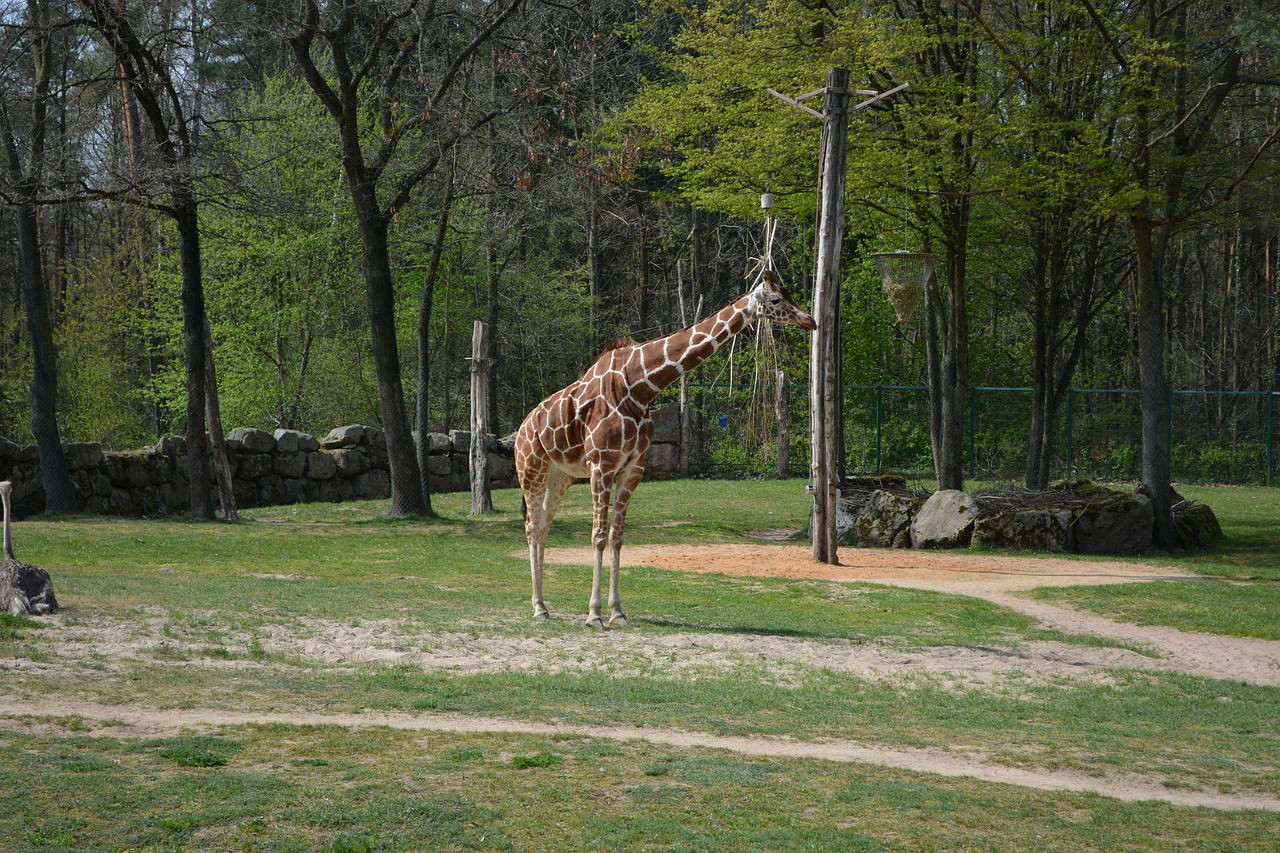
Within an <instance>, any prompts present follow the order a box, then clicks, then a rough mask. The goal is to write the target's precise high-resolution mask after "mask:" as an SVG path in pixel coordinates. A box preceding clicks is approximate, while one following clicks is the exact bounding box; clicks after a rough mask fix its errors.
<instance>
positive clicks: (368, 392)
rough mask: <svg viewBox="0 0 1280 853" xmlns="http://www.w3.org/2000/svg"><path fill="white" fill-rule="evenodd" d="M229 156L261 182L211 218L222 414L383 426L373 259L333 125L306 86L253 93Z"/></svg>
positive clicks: (239, 104) (313, 424)
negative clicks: (373, 332)
mask: <svg viewBox="0 0 1280 853" xmlns="http://www.w3.org/2000/svg"><path fill="white" fill-rule="evenodd" d="M233 109H234V111H235V112H236V113H237V114H239V115H242V116H246V117H260V116H271V117H272V118H271V119H270V120H258V121H244V122H242V123H241V125H240V128H241V132H240V133H239V134H238V135H237V136H236V137H234V138H228V139H225V140H223V141H222V144H223V145H225V148H226V150H225V151H224V152H223V156H225V157H227V158H228V159H231V160H233V161H234V162H236V163H237V164H238V169H239V170H241V171H243V172H244V173H246V174H247V175H248V176H249V178H250V179H249V180H248V181H247V182H245V183H244V184H243V185H241V186H240V187H238V188H237V189H238V192H239V194H240V198H239V200H238V203H236V204H235V205H234V206H232V207H230V208H218V209H214V210H210V211H208V212H207V213H206V215H205V218H204V227H205V232H206V234H207V235H208V237H207V239H206V243H205V246H206V250H205V258H206V280H207V286H206V293H207V300H208V305H209V313H210V317H211V318H212V320H211V323H212V326H213V337H214V341H215V348H216V358H217V361H218V369H219V374H220V375H219V380H220V392H221V403H222V418H223V421H224V423H226V424H228V425H237V426H241V425H243V426H259V427H274V426H287V427H294V428H303V429H309V430H313V431H318V430H322V429H327V428H328V427H330V426H333V425H336V424H339V423H346V422H350V421H367V422H376V421H377V415H376V412H377V407H376V402H375V398H374V392H373V390H372V384H373V379H372V376H371V373H372V369H371V366H370V365H369V364H368V356H367V351H368V343H367V337H368V333H367V331H366V329H365V325H366V323H365V318H364V296H363V287H362V284H361V282H362V280H363V273H362V272H361V271H360V267H359V263H358V261H359V258H360V257H361V252H360V248H359V243H358V240H357V235H356V226H355V219H354V216H353V214H352V211H351V200H350V194H349V192H348V191H347V187H346V181H345V178H344V177H343V174H342V170H341V167H340V164H339V160H338V158H337V156H336V154H335V151H334V149H335V144H336V143H335V141H334V139H333V134H332V133H331V131H330V125H331V119H330V118H329V117H328V116H327V115H326V114H325V112H324V110H323V109H322V108H321V107H320V105H319V104H318V103H317V102H316V100H315V98H314V97H313V96H312V95H311V93H310V92H308V91H306V90H305V88H304V87H303V86H302V85H301V84H300V83H298V82H297V81H291V80H288V79H286V78H283V77H277V78H271V79H269V80H268V81H267V83H266V86H265V87H264V88H263V89H262V91H261V92H247V93H244V94H242V95H241V96H240V97H239V98H238V99H237V100H236V101H235V102H234V104H233Z"/></svg>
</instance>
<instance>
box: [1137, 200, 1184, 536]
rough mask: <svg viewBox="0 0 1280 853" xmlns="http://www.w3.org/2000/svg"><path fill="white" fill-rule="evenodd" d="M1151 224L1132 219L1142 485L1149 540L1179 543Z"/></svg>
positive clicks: (1160, 296)
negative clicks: (1150, 518) (1148, 509)
mask: <svg viewBox="0 0 1280 853" xmlns="http://www.w3.org/2000/svg"><path fill="white" fill-rule="evenodd" d="M1153 232H1154V228H1153V227H1152V224H1151V222H1150V220H1149V219H1148V218H1147V217H1146V216H1145V215H1143V214H1135V215H1134V216H1133V233H1134V237H1135V238H1136V248H1137V252H1136V255H1137V257H1136V260H1137V264H1136V271H1135V274H1136V276H1137V290H1138V306H1137V308H1138V370H1139V375H1140V377H1141V381H1140V382H1139V399H1140V401H1141V407H1142V485H1143V487H1144V488H1145V490H1146V493H1147V497H1149V498H1150V499H1151V504H1152V509H1153V510H1154V511H1155V529H1154V533H1153V537H1152V542H1153V544H1154V545H1155V546H1156V547H1157V548H1172V547H1174V546H1175V545H1177V543H1178V536H1177V531H1176V530H1175V529H1174V526H1173V485H1172V482H1171V481H1172V476H1171V471H1170V468H1169V456H1170V450H1171V448H1170V446H1169V380H1168V377H1167V376H1166V375H1165V363H1164V362H1165V337H1164V290H1163V287H1162V282H1161V277H1160V269H1159V266H1158V264H1159V255H1160V254H1161V253H1160V252H1159V251H1158V250H1157V248H1156V243H1157V240H1156V239H1155V236H1154V234H1153Z"/></svg>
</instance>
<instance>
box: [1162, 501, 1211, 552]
mask: <svg viewBox="0 0 1280 853" xmlns="http://www.w3.org/2000/svg"><path fill="white" fill-rule="evenodd" d="M1173 526H1174V528H1175V529H1176V530H1177V532H1178V541H1179V542H1180V543H1181V544H1182V547H1184V548H1203V547H1205V546H1206V545H1210V544H1212V543H1214V542H1217V541H1218V540H1219V539H1221V538H1222V537H1223V534H1222V526H1221V525H1220V524H1218V517H1217V516H1216V515H1214V514H1213V510H1212V509H1211V508H1210V507H1209V505H1208V504H1202V503H1197V502H1195V501H1180V502H1179V503H1177V504H1175V505H1174V507H1173Z"/></svg>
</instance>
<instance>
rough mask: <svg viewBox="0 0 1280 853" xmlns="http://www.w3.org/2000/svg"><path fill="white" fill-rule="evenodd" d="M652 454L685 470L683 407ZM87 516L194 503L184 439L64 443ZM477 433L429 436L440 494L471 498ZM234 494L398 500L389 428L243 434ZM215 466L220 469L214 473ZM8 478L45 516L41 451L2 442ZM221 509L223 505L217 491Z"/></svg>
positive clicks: (501, 442) (506, 457)
mask: <svg viewBox="0 0 1280 853" xmlns="http://www.w3.org/2000/svg"><path fill="white" fill-rule="evenodd" d="M654 421H655V435H654V443H653V446H652V448H651V450H650V453H649V470H650V472H651V473H652V474H654V475H659V476H661V475H671V474H673V473H674V472H676V471H677V470H678V468H679V458H680V452H679V447H678V440H679V413H678V407H677V406H675V405H674V404H668V405H666V406H661V407H658V408H657V409H656V410H655V412H654ZM64 448H65V449H66V453H67V463H68V465H69V466H70V468H71V480H72V483H73V484H74V486H75V490H76V497H77V499H78V501H79V504H80V509H81V510H82V511H84V512H99V513H106V514H110V515H166V514H170V513H178V512H182V511H183V510H185V509H186V508H187V507H188V506H189V505H190V489H189V487H188V485H187V457H186V441H185V440H184V439H182V438H178V437H176V436H169V437H166V438H163V439H161V440H160V441H159V442H158V443H157V444H156V445H155V447H146V448H143V449H142V450H136V451H129V452H117V451H110V450H103V449H102V445H100V444H97V443H96V442H91V443H72V444H66V445H64ZM470 452H471V433H470V432H464V431H461V430H454V431H452V432H449V433H429V434H428V436H427V453H428V459H427V476H428V478H429V480H428V482H429V483H430V487H431V491H432V493H433V494H439V493H442V492H465V491H470V489H471V481H470V476H471V475H470V468H469V464H470V463H469V457H470ZM488 452H489V483H490V486H491V487H492V488H495V489H509V488H515V487H516V486H517V485H518V482H517V480H516V469H515V458H514V436H509V437H507V438H504V439H499V438H497V437H495V436H492V435H491V436H489V437H488ZM227 456H228V460H229V461H230V463H231V470H232V472H233V479H232V486H233V488H234V490H235V495H236V503H237V504H238V505H239V506H271V505H276V504H292V503H309V502H312V501H327V502H334V501H345V500H360V499H378V498H387V497H390V495H391V476H390V466H389V464H388V461H387V441H386V436H385V435H384V434H383V433H382V430H380V429H377V428H375V427H369V426H360V425H351V426H343V427H337V428H335V429H333V430H331V431H330V432H329V434H328V435H327V436H325V437H324V438H320V439H317V438H315V437H313V436H310V435H307V434H306V433H303V432H297V431H295V430H287V429H278V430H276V431H275V433H274V434H272V433H269V432H266V431H265V430H260V429H253V428H249V427H239V428H237V429H233V430H231V432H230V433H228V434H227ZM211 467H212V466H211ZM0 480H9V481H11V482H12V483H13V498H14V514H15V515H17V516H19V517H22V516H27V515H33V514H35V513H38V512H42V511H43V510H44V487H43V485H42V484H41V481H40V464H39V460H38V455H37V452H36V448H35V447H33V446H23V445H18V444H14V443H13V442H11V441H8V440H6V439H4V438H0ZM214 494H215V497H214V503H215V505H216V504H217V497H216V491H215V493H214Z"/></svg>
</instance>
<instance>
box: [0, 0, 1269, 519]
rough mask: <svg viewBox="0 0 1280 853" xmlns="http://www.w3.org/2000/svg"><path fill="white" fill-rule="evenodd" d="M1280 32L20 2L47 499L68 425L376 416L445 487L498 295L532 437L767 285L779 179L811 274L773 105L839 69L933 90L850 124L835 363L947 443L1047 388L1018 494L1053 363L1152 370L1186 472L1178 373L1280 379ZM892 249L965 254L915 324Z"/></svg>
mask: <svg viewBox="0 0 1280 853" xmlns="http://www.w3.org/2000/svg"><path fill="white" fill-rule="evenodd" d="M1277 56H1280V4H1277V3H1275V2H1271V0H1255V1H1254V2H1245V3H1223V2H1219V0H1034V2H1032V0H851V1H850V2H839V1H838V0H829V2H824V0H736V2H735V0H706V2H685V0H650V2H635V0H566V2H533V0H524V1H523V2H522V0H490V2H470V1H469V0H453V2H436V1H435V0H417V2H415V0H397V2H387V3H346V4H343V3H318V2H311V1H310V0H301V2H288V3H251V2H242V0H213V2H209V0H187V2H169V0H161V2H158V3H152V4H142V3H137V2H133V0H110V2H81V3H61V2H45V0H28V2H25V3H21V2H3V3H0V63H2V64H0V103H2V104H3V108H2V109H0V134H2V138H0V144H3V147H4V164H3V165H4V181H3V185H2V186H3V202H4V204H5V206H6V207H7V209H8V212H9V213H10V214H11V215H8V216H5V217H3V219H0V365H3V367H2V368H0V435H3V436H6V437H8V438H10V439H12V440H15V441H19V442H23V443H29V442H32V441H34V442H36V443H38V444H39V445H40V447H41V462H42V466H43V468H42V470H43V473H44V476H45V480H46V483H45V485H46V491H47V492H48V494H49V501H50V504H51V507H56V505H57V498H58V494H59V490H58V488H57V485H56V483H53V484H51V482H50V478H51V477H53V478H56V477H57V476H58V474H57V462H56V459H55V458H54V457H55V456H56V455H57V453H56V450H57V445H58V442H59V441H68V440H77V441H99V442H102V443H103V445H104V446H106V447H109V448H120V449H124V448H132V447H137V446H140V445H144V444H150V443H153V442H154V441H155V440H156V439H157V438H158V437H159V436H162V435H166V434H173V433H179V434H182V433H185V434H186V435H187V439H188V442H189V444H191V445H192V446H196V447H200V446H202V445H203V441H204V426H205V422H206V420H205V419H206V418H207V417H208V416H209V414H217V413H218V412H217V409H218V408H220V415H221V421H222V422H223V423H226V424H229V425H233V426H258V427H264V428H269V429H270V428H276V427H286V428H296V429H301V430H304V431H308V432H323V431H325V430H327V429H328V428H329V427H331V426H334V425H338V424H344V423H352V422H360V423H376V424H380V425H382V426H383V427H384V429H386V431H387V434H388V443H389V451H390V455H391V462H392V478H393V498H392V513H393V514H416V513H421V512H429V511H430V495H429V494H426V493H424V492H425V490H424V488H423V487H422V486H421V485H420V483H421V482H422V481H423V478H421V471H420V468H421V466H420V465H419V464H418V458H417V456H416V451H415V447H414V444H413V437H414V436H416V435H421V434H425V433H426V432H430V431H440V430H447V429H451V428H465V427H466V426H467V422H468V417H469V374H470V362H469V361H468V357H469V356H470V347H471V332H472V324H473V321H475V320H477V319H478V320H483V321H485V322H487V323H489V324H490V326H491V329H492V336H493V340H494V345H495V347H496V353H495V355H496V357H497V363H496V367H495V370H494V374H493V382H492V384H491V388H492V400H491V404H490V410H491V411H492V412H493V413H494V417H495V419H496V423H495V424H494V425H493V426H494V431H495V432H497V433H499V434H506V433H508V432H510V431H512V430H514V429H515V427H516V426H517V425H518V424H519V422H520V420H521V419H522V418H523V416H524V414H525V413H526V412H527V411H528V410H529V409H530V408H531V407H532V405H534V404H535V403H536V402H537V401H538V400H539V399H541V398H542V397H543V396H545V395H546V394H547V393H549V392H550V391H553V390H555V389H556V388H559V387H561V386H562V385H564V384H565V383H566V382H568V381H570V380H572V379H573V378H575V377H576V376H577V375H579V374H580V373H581V372H582V370H583V369H584V368H585V367H586V366H587V365H588V364H589V363H590V362H591V361H592V360H593V359H594V357H595V354H596V353H597V352H598V351H599V349H600V348H601V347H602V346H603V345H604V344H605V343H607V342H608V341H609V340H611V339H613V338H615V337H618V336H622V335H626V336H631V337H635V338H637V339H647V338H651V337H656V336H659V335H662V334H665V333H668V332H670V331H674V330H675V329H677V328H679V327H681V326H682V325H684V324H685V323H686V322H688V321H691V320H692V319H694V317H693V314H694V312H695V309H696V307H697V306H698V305H701V306H702V313H704V314H705V313H707V312H709V311H710V310H713V309H715V308H718V307H719V306H720V305H722V304H724V303H726V302H728V301H730V300H731V299H733V298H734V297H735V296H736V295H738V294H739V293H740V292H742V291H743V290H744V289H745V288H746V286H747V284H748V283H749V282H747V281H746V280H744V276H745V275H746V273H747V271H748V270H749V269H750V268H751V266H752V265H753V263H754V261H755V259H757V258H759V257H760V256H761V255H762V254H763V253H764V246H763V245H762V233H763V232H762V228H761V219H762V214H761V212H760V209H759V201H760V197H761V194H762V193H765V192H768V193H770V194H772V195H773V197H774V198H775V200H776V207H775V210H774V212H775V213H777V214H778V216H779V218H780V222H781V225H780V229H779V234H778V239H777V243H776V245H775V247H774V260H775V262H776V264H777V265H778V267H779V269H780V271H781V272H782V275H783V278H784V280H785V281H787V282H788V283H789V284H790V286H791V287H792V289H793V290H794V291H796V292H797V293H798V294H799V295H800V296H801V299H802V301H803V300H804V299H805V298H807V295H808V293H809V292H810V288H811V278H812V268H813V263H812V256H813V248H812V246H813V240H814V215H815V205H816V201H817V191H816V184H817V166H818V150H819V135H820V132H821V123H820V122H819V121H818V120H816V119H814V118H813V117H811V116H809V115H807V114H805V113H803V112H801V111H799V110H797V109H795V108H793V107H792V106H790V105H788V104H786V103H783V102H782V101H780V100H779V99H777V98H776V97H774V96H772V95H770V94H769V92H768V90H769V89H770V88H772V89H775V90H777V91H780V92H783V93H787V94H790V95H799V94H803V93H808V92H812V91H814V90H817V89H819V88H821V87H822V85H823V81H824V78H825V75H826V72H827V69H828V68H830V67H844V68H847V69H849V70H850V72H851V79H852V80H853V85H854V86H856V87H859V88H863V87H865V88H867V89H869V90H886V89H889V88H892V87H893V86H896V85H898V84H899V83H904V82H905V83H909V84H910V88H909V89H908V90H907V91H905V92H903V93H901V94H900V95H898V96H896V97H895V98H893V99H891V100H890V101H886V102H884V103H883V104H880V105H877V107H875V108H872V109H869V110H866V111H864V112H861V113H858V114H856V115H855V116H854V117H853V120H852V123H851V130H850V158H849V164H850V165H849V173H848V184H847V196H846V198H847V217H848V219H847V223H846V234H845V242H844V261H845V263H844V269H845V276H844V282H843V290H842V303H841V338H840V339H841V347H842V351H843V363H844V371H845V372H844V376H843V381H844V382H845V383H848V384H853V385H883V386H904V385H910V386H914V385H926V384H927V385H929V387H931V388H933V389H935V400H934V413H933V422H932V423H930V422H929V418H930V416H929V414H928V412H927V411H926V412H925V413H924V414H923V415H922V414H921V413H920V412H919V411H914V410H913V411H907V410H904V411H902V412H898V413H894V412H890V413H889V414H888V417H889V418H893V417H894V416H895V414H896V415H897V416H898V417H899V419H901V420H904V421H905V423H903V424H901V426H902V434H904V435H906V434H908V433H910V434H911V435H912V436H914V437H915V438H916V439H918V438H919V437H920V436H924V440H925V442H926V444H927V443H928V442H929V440H930V438H932V448H931V450H932V453H933V455H934V457H935V466H939V467H940V469H941V468H942V467H945V466H940V463H939V458H940V457H945V456H946V454H947V453H948V452H949V451H948V450H947V443H948V442H950V443H951V445H952V446H953V448H954V445H955V442H956V441H957V440H958V439H957V438H956V436H955V434H954V433H955V430H956V429H958V426H957V423H958V421H959V419H960V418H961V417H962V415H961V410H962V409H963V401H964V399H965V395H966V392H967V391H968V389H970V388H972V387H976V386H1015V387H1027V388H1030V389H1031V392H1030V394H1029V395H1028V396H1027V397H1026V405H1027V407H1029V408H1030V412H1029V413H1025V412H1024V413H1023V415H1022V416H1020V417H1021V420H1020V421H1019V423H1024V424H1025V423H1029V424H1030V427H1029V429H1027V428H1026V427H1025V426H1022V427H1019V431H1020V432H1021V434H1022V435H1023V436H1024V437H1025V445H1024V448H1025V452H1026V465H1025V478H1024V479H1025V481H1026V484H1027V485H1029V486H1043V485H1044V484H1045V482H1046V481H1047V479H1048V477H1049V474H1050V470H1051V466H1050V461H1051V460H1052V459H1053V458H1054V456H1055V454H1058V453H1060V452H1061V451H1060V448H1058V447H1056V446H1055V444H1056V443H1060V435H1061V423H1062V418H1063V403H1064V400H1066V399H1067V396H1066V395H1067V391H1068V389H1069V388H1071V387H1073V386H1075V387H1092V388H1124V389H1137V388H1142V389H1143V409H1144V423H1143V425H1142V429H1141V433H1140V434H1139V433H1138V431H1137V428H1136V427H1135V432H1134V434H1132V435H1130V436H1129V437H1128V438H1127V441H1126V442H1125V443H1126V444H1127V446H1128V447H1130V448H1133V447H1137V446H1141V447H1142V452H1143V454H1144V458H1143V465H1144V475H1143V476H1144V479H1147V478H1148V477H1154V478H1155V479H1156V480H1161V479H1163V480H1164V481H1165V483H1166V484H1167V481H1168V479H1169V477H1168V467H1167V464H1168V463H1167V459H1168V456H1169V447H1168V439H1167V438H1164V439H1162V438H1161V436H1162V435H1165V436H1167V434H1168V432H1169V428H1170V427H1169V423H1168V420H1167V417H1168V416H1167V410H1166V414H1165V416H1164V417H1165V420H1163V421H1161V420H1160V414H1159V412H1158V411H1157V409H1160V408H1161V406H1160V405H1159V404H1161V403H1163V401H1164V400H1165V399H1166V398H1167V397H1168V395H1169V392H1170V391H1171V390H1172V389H1213V390H1224V391H1244V392H1274V391H1276V390H1277V388H1278V387H1280V383H1278V377H1280V352H1277V322H1278V320H1280V300H1278V299H1277V293H1276V239H1277V222H1276V218H1275V211H1276V205H1277V193H1278V191H1280V190H1278V187H1280V185H1278V184H1277V180H1276V168H1277V154H1276V146H1275V144H1274V143H1275V140H1276V135H1277V131H1278V130H1280V89H1278V88H1277V83H1280V74H1278V73H1277V70H1276V68H1275V64H1276V61H1277V60H1276V57H1277ZM903 248H909V249H913V250H921V249H924V250H928V251H932V252H934V253H935V254H936V255H937V257H938V259H939V265H938V272H937V275H936V278H935V280H934V282H933V288H934V290H933V294H932V295H933V310H932V311H925V312H921V313H919V314H918V315H917V317H916V318H915V319H914V320H913V321H911V322H907V323H900V322H898V321H897V320H896V319H895V318H894V316H893V312H892V309H891V308H890V306H889V303H888V302H887V301H886V299H885V298H884V296H883V294H882V293H881V292H880V281H879V278H878V276H877V275H876V273H875V270H874V267H873V265H872V264H871V262H870V259H869V257H870V254H871V253H873V252H877V251H893V250H897V249H903ZM930 324H933V326H932V330H933V333H934V338H935V340H936V341H937V342H938V352H937V353H936V357H935V358H929V357H927V351H926V350H927V347H926V344H927V341H928V340H929V338H930V335H929V334H927V332H928V331H929V330H930V328H931V325H930ZM206 329H207V338H206ZM744 338H746V339H745V340H742V339H740V340H739V342H738V343H737V345H736V346H735V347H734V350H733V357H732V361H731V362H730V361H729V360H728V354H725V356H724V357H717V359H716V360H713V361H712V362H709V363H708V364H707V365H704V366H703V367H702V368H701V374H700V377H699V378H700V379H701V380H702V381H705V382H714V381H721V382H726V381H735V382H741V381H747V382H751V381H753V380H755V381H756V382H757V383H759V382H767V381H772V378H773V376H774V375H775V371H776V370H778V369H784V370H786V371H787V372H788V376H789V377H790V378H791V380H792V381H794V382H797V383H801V384H802V383H804V382H806V381H807V378H808V376H807V347H806V343H807V342H806V341H805V340H804V339H803V338H802V337H801V336H799V335H787V334H785V333H784V332H781V331H778V330H773V329H769V328H762V329H760V330H758V331H755V332H752V333H751V334H749V335H747V336H744ZM210 353H211V354H212V364H213V365H215V366H216V371H217V385H216V391H215V390H213V388H212V387H211V386H210V385H209V379H210V378H211V374H210V373H209V372H208V371H207V366H208V365H207V364H206V362H207V361H208V358H207V356H208V355H209V354H210ZM931 365H932V366H933V373H932V374H931V370H930V368H931ZM944 392H945V393H944ZM801 397H803V395H801ZM753 399H754V398H753ZM1267 399H1270V398H1267ZM1222 400H1226V401H1227V402H1226V403H1223V402H1222ZM1234 400H1235V398H1226V397H1224V398H1220V400H1219V401H1218V403H1217V405H1218V406H1219V407H1220V408H1221V407H1222V406H1224V405H1225V406H1232V405H1234V402H1233V401H1234ZM215 403H216V404H217V407H216V408H215V407H214V405H213V404H215ZM739 405H743V404H742V403H739ZM771 406H772V403H769V404H768V405H767V406H763V407H762V408H763V409H766V410H767V409H769V408H771ZM1218 415H1219V417H1220V418H1221V421H1220V422H1221V423H1231V424H1237V423H1239V424H1245V425H1247V424H1246V422H1247V421H1250V420H1252V421H1255V422H1256V421H1260V420H1261V419H1264V418H1269V417H1271V415H1270V413H1269V411H1268V410H1265V407H1260V406H1256V405H1254V406H1252V407H1250V406H1248V405H1246V406H1243V407H1242V408H1241V410H1240V411H1239V412H1234V411H1228V412H1225V413H1223V412H1219V413H1218ZM948 419H950V420H948ZM763 420H767V417H764V418H763ZM1267 425H1268V427H1270V425H1271V422H1270V421H1269V420H1268V422H1267ZM1254 426H1256V424H1254ZM768 432H769V425H768V424H764V426H763V427H762V433H764V434H767V433H768ZM948 435H950V438H948ZM1219 437H1220V438H1221V440H1222V442H1223V443H1224V444H1225V443H1229V442H1230V436H1226V435H1222V436H1219ZM1162 441H1163V442H1164V446H1163V447H1159V446H1155V447H1152V446H1151V445H1153V444H1154V445H1159V444H1160V443H1161V442H1162ZM1148 453H1150V454H1152V458H1151V459H1148V458H1147V454H1148ZM953 455H954V454H953ZM191 456H192V459H193V460H195V458H196V457H200V458H201V459H203V457H204V454H194V453H193V454H191ZM1161 456H1163V459H1164V460H1165V461H1164V462H1162V461H1161V458H1160V457H1161ZM952 461H953V462H954V461H955V459H954V458H953V460H952ZM193 464H202V463H199V462H198V460H196V461H193ZM1162 464H1163V465H1164V466H1165V467H1164V468H1163V469H1162V468H1161V467H1160V466H1161V465H1162ZM63 467H64V468H65V463H64V466H63ZM193 473H194V475H195V476H197V477H204V478H207V477H208V473H207V472H199V471H194V472H193ZM940 473H945V471H941V470H940ZM940 479H945V478H944V477H940ZM69 488H70V487H69V484H68V485H67V487H66V489H67V491H68V493H69ZM196 491H197V492H198V490H196ZM194 499H195V496H194V495H193V501H194ZM193 514H194V515H197V516H206V517H207V516H211V515H212V506H211V505H210V506H197V505H195V503H194V502H193Z"/></svg>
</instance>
